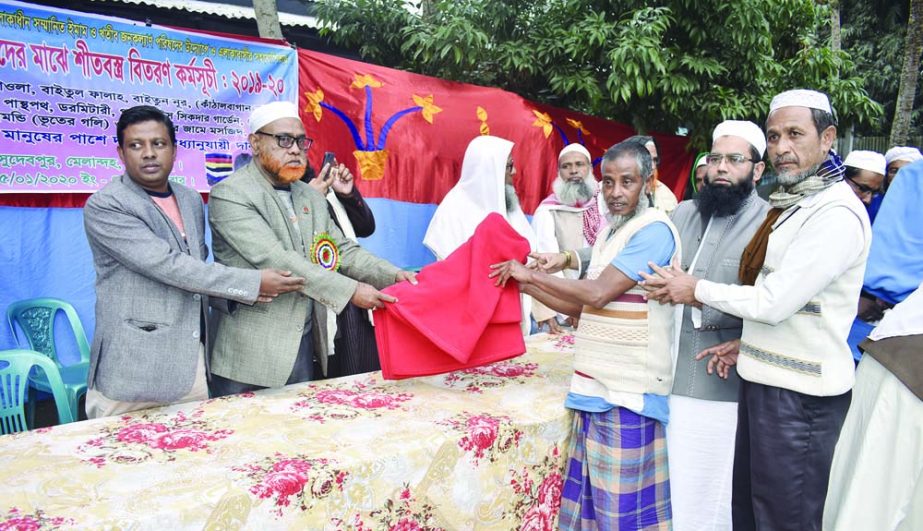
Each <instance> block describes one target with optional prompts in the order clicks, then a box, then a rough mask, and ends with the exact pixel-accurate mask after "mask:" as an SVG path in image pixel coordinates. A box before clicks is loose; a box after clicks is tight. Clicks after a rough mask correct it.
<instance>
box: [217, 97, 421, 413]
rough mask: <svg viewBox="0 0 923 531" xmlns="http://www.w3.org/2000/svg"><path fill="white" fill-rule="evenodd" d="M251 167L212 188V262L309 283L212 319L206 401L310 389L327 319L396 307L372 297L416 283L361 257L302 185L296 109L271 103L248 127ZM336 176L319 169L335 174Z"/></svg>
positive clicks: (304, 144)
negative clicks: (349, 307)
mask: <svg viewBox="0 0 923 531" xmlns="http://www.w3.org/2000/svg"><path fill="white" fill-rule="evenodd" d="M249 126H250V137H249V141H250V146H251V148H252V152H253V160H252V161H251V162H250V163H249V164H247V165H246V166H244V167H243V168H241V169H239V170H237V171H235V172H234V173H233V174H231V175H230V176H229V177H228V178H227V179H225V180H223V181H222V182H220V183H218V184H217V185H215V187H214V188H212V190H211V199H210V201H209V211H208V218H209V222H210V223H211V227H212V233H213V241H214V249H215V258H216V260H217V261H219V262H221V263H223V264H227V265H234V266H236V267H251V268H256V267H268V266H267V265H265V264H277V265H276V266H273V267H280V268H283V266H282V264H285V265H284V269H285V270H286V271H292V272H293V274H296V275H298V276H300V277H304V278H305V279H306V281H305V285H304V288H303V289H302V290H301V291H299V292H296V293H289V294H286V295H283V296H280V297H278V298H277V299H276V300H275V301H274V302H273V303H272V304H267V305H263V306H262V307H260V308H257V309H253V308H249V307H247V308H244V307H241V308H238V309H237V311H236V312H233V313H231V314H228V315H221V316H219V321H218V331H217V337H216V338H215V346H214V349H213V351H212V354H211V356H212V357H211V359H212V372H213V377H212V382H211V384H210V389H211V391H212V395H213V396H224V395H229V394H234V393H242V392H246V391H252V390H255V389H261V388H265V387H281V386H283V385H287V384H293V383H299V382H305V381H309V380H311V379H313V378H314V376H315V375H314V362H313V360H314V358H315V356H316V357H317V360H318V361H319V362H320V368H321V371H322V372H324V373H326V370H327V369H326V365H327V345H328V341H327V338H326V333H327V325H326V318H327V312H326V311H323V307H327V308H330V309H332V310H333V311H334V313H339V312H340V311H341V310H342V309H343V308H344V307H345V306H346V303H347V302H352V303H353V304H355V305H356V306H359V307H360V308H366V309H369V308H376V307H381V306H382V305H383V304H384V303H386V302H391V303H393V302H397V301H396V300H395V299H394V298H393V297H391V296H389V295H386V294H384V293H381V292H380V291H378V289H380V288H384V287H386V286H389V285H391V284H393V283H395V282H400V281H402V280H409V281H411V282H415V278H414V275H413V274H412V273H409V272H406V271H401V270H400V269H398V268H397V267H395V266H394V265H392V264H390V263H389V262H387V261H385V260H382V259H380V258H377V257H375V256H373V255H372V254H370V253H368V252H367V251H365V250H363V249H362V248H361V247H359V245H358V244H357V243H355V242H354V241H352V240H350V239H348V238H346V237H345V236H344V235H343V233H342V231H340V229H339V228H338V227H337V226H336V224H335V223H334V222H333V220H332V219H331V218H330V215H329V213H328V210H327V203H326V201H325V199H324V197H323V196H321V195H320V194H319V193H318V192H317V191H316V190H314V189H313V188H312V187H311V186H310V185H308V184H306V183H304V182H302V181H300V179H301V177H302V175H304V172H305V168H306V166H307V150H308V149H309V148H310V147H311V143H312V140H311V139H310V138H307V137H306V136H305V130H304V125H303V124H302V122H301V118H300V117H299V116H298V109H297V108H296V107H295V105H294V104H292V103H289V102H274V103H269V104H266V105H263V106H261V107H258V108H256V109H254V110H253V113H252V114H251V115H250V120H249ZM337 170H339V168H327V169H325V170H321V176H320V177H321V178H324V177H326V174H325V173H324V172H325V171H337Z"/></svg>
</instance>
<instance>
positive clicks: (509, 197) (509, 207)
mask: <svg viewBox="0 0 923 531" xmlns="http://www.w3.org/2000/svg"><path fill="white" fill-rule="evenodd" d="M503 192H504V195H505V196H506V213H507V214H512V213H513V212H514V211H515V210H516V209H518V208H519V196H518V195H516V189H515V188H513V185H512V184H508V185H506V186H504V188H503Z"/></svg>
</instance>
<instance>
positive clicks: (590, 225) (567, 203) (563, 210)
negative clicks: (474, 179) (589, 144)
mask: <svg viewBox="0 0 923 531" xmlns="http://www.w3.org/2000/svg"><path fill="white" fill-rule="evenodd" d="M552 191H553V193H552V194H551V195H549V196H548V197H546V198H545V200H544V201H542V202H541V204H539V205H538V208H537V209H535V214H534V215H533V216H532V230H534V231H535V238H536V247H537V249H536V250H537V251H538V252H540V253H559V252H562V251H564V250H566V249H582V248H584V247H590V246H592V245H593V243H595V242H596V234H597V233H598V232H599V229H600V228H602V227H603V225H604V224H605V221H606V220H605V218H604V216H603V215H601V214H600V212H601V211H602V210H603V209H604V207H603V206H602V205H603V203H602V196H601V195H600V194H599V193H598V192H599V185H598V184H597V182H596V177H595V176H594V175H593V159H592V157H591V156H590V152H589V151H587V149H586V148H585V147H584V146H582V145H580V144H569V145H567V146H565V147H564V149H562V150H561V152H560V153H559V154H558V176H557V177H556V178H555V180H554V183H552ZM558 275H559V276H560V277H561V278H577V272H576V271H563V272H561V273H558ZM532 317H534V318H535V321H536V322H537V323H538V325H539V328H540V329H542V328H546V327H547V328H548V331H549V332H552V333H558V332H560V330H561V329H560V327H559V316H558V313H557V312H555V311H553V310H551V309H549V308H548V307H546V306H545V305H543V304H541V303H539V302H537V301H533V304H532ZM561 319H564V318H563V317H561Z"/></svg>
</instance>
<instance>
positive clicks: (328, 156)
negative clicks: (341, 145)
mask: <svg viewBox="0 0 923 531" xmlns="http://www.w3.org/2000/svg"><path fill="white" fill-rule="evenodd" d="M336 162H337V157H336V154H334V152H333V151H327V152H325V153H324V162H322V163H321V165H320V167H321V169H324V166H326V165H328V164H329V165H330V167H333V166H334V165H335V164H336Z"/></svg>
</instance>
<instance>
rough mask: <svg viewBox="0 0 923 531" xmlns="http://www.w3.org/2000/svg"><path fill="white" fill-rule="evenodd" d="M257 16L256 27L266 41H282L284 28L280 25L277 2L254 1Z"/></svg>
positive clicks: (269, 0)
mask: <svg viewBox="0 0 923 531" xmlns="http://www.w3.org/2000/svg"><path fill="white" fill-rule="evenodd" d="M253 11H254V13H255V14H256V27H257V29H258V30H259V32H260V37H262V38H264V39H282V26H281V25H280V24H279V10H278V9H277V8H276V0H253Z"/></svg>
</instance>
